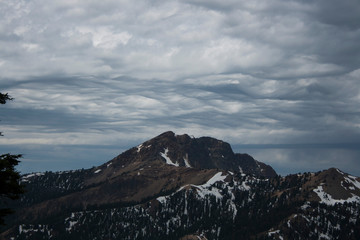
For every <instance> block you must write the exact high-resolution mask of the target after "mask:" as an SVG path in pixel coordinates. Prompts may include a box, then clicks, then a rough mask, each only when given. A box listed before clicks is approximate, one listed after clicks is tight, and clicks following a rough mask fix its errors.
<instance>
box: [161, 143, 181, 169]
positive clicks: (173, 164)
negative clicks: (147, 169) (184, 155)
mask: <svg viewBox="0 0 360 240" xmlns="http://www.w3.org/2000/svg"><path fill="white" fill-rule="evenodd" d="M168 152H169V149H168V148H165V149H164V152H163V153H160V155H161V157H163V158H164V159H165V161H166V164H168V165H172V166H175V167H178V166H179V163H178V162H176V163H173V161H171V159H170V158H169V157H168V155H167V154H168Z"/></svg>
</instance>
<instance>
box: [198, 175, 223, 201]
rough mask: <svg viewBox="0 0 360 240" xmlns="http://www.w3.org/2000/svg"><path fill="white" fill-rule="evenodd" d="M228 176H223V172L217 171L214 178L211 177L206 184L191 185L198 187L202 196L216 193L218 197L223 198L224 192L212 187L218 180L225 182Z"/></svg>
mask: <svg viewBox="0 0 360 240" xmlns="http://www.w3.org/2000/svg"><path fill="white" fill-rule="evenodd" d="M226 177H227V175H225V176H222V172H218V173H216V174H215V175H214V176H213V177H212V178H210V179H209V180H208V181H207V182H206V183H205V184H203V185H191V186H193V187H195V188H197V190H198V191H197V193H198V194H199V196H200V197H202V198H204V197H205V196H206V195H214V196H215V197H216V199H221V198H222V194H221V193H220V191H219V189H218V188H215V187H213V188H211V190H210V189H208V188H210V187H211V186H212V185H213V184H214V183H216V182H219V181H220V182H224V180H225V178H226Z"/></svg>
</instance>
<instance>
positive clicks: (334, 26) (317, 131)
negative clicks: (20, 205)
mask: <svg viewBox="0 0 360 240" xmlns="http://www.w3.org/2000/svg"><path fill="white" fill-rule="evenodd" d="M359 8H360V6H359V3H358V2H357V1H355V0H354V1H346V2H344V1H335V0H334V1H330V2H329V1H322V0H321V1H315V2H314V1H300V0H299V1H283V0H271V1H263V0H257V1H212V0H211V1H202V0H188V1H183V2H179V1H166V2H163V1H138V2H137V3H136V4H134V3H133V2H132V1H126V0H124V1H115V0H107V1H105V2H104V1H103V2H99V1H81V0H80V1H51V2H45V1H41V0H31V1H22V0H17V1H10V0H6V1H2V2H1V3H0V14H1V15H2V16H3V17H2V18H1V19H0V46H1V48H0V75H1V78H0V87H1V89H0V91H1V92H9V94H10V95H11V96H13V97H15V101H13V102H10V103H8V104H6V105H4V106H1V109H0V111H1V116H2V117H1V120H2V121H1V131H2V132H4V133H5V137H3V138H0V143H1V144H2V146H4V148H6V147H9V148H11V147H12V146H29V147H28V148H26V147H25V148H23V149H24V150H26V151H32V150H31V149H35V147H30V145H31V146H35V145H36V149H37V150H36V151H35V150H34V152H33V153H34V155H33V156H31V154H30V155H26V156H27V157H28V158H29V159H32V161H35V160H36V159H38V160H39V159H44V156H45V155H46V154H45V153H44V154H40V153H39V151H41V150H40V149H41V146H45V147H44V149H48V151H46V153H47V154H49V156H53V159H54V164H55V159H56V161H58V162H59V164H60V163H61V161H62V160H61V159H60V158H58V157H56V156H55V153H57V152H60V150H56V146H62V147H61V148H62V149H63V150H64V149H67V150H65V151H68V152H69V153H71V152H73V153H74V154H75V155H77V154H80V152H81V151H83V150H84V149H87V148H90V147H89V146H98V145H100V146H103V147H104V148H106V147H109V146H112V147H110V148H111V149H126V148H128V147H129V146H133V145H136V144H139V143H141V142H142V141H145V140H147V139H148V138H151V137H153V136H155V135H157V134H160V133H161V132H162V131H167V130H173V131H175V132H176V133H178V134H182V133H188V134H190V135H195V136H197V137H199V136H204V135H207V136H212V137H216V138H220V139H223V140H225V141H228V142H229V143H230V144H234V145H236V144H243V145H244V144H245V145H246V144H253V145H257V146H259V147H263V148H264V149H265V150H264V152H263V154H261V151H260V150H258V151H257V152H256V153H254V154H256V156H257V158H258V160H261V161H264V162H267V161H268V163H271V164H274V165H276V166H277V167H279V168H280V166H281V163H283V162H286V164H289V165H291V164H292V163H293V166H296V167H295V169H306V166H305V165H306V164H309V163H311V161H316V162H317V163H318V164H319V165H316V167H319V168H326V167H322V166H328V167H330V166H332V165H336V164H338V163H337V159H338V158H340V156H343V157H344V158H345V157H347V158H348V160H347V161H345V162H346V163H347V164H353V165H354V164H355V163H356V161H355V160H354V159H356V158H357V156H358V152H354V151H355V149H354V148H346V147H345V148H344V146H345V145H348V146H353V145H354V144H355V145H356V146H357V144H359V143H360V111H359V110H358V109H359V108H358V106H359V104H360V84H359V79H360V70H359V69H360V57H359V56H360V45H359V44H358V43H359V42H360V31H359V27H360V25H359V22H360V21H359V16H360V9H359ZM3 116H4V117H3ZM270 143H271V144H278V145H277V146H283V145H282V144H290V145H291V146H293V145H296V146H299V147H300V148H303V149H308V145H307V144H310V145H311V146H314V148H311V151H304V152H303V153H302V154H298V152H297V151H298V149H288V147H287V146H289V145H287V146H283V147H278V148H277V149H268V148H267V147H266V146H268V144H270ZM321 144H327V145H326V146H327V147H326V149H330V150H329V152H328V153H327V152H326V151H325V150H323V149H324V147H321V146H322V145H321ZM75 146H79V147H78V148H77V150H76V149H75V148H76V147H75ZM105 146H106V147H105ZM115 146H116V147H115ZM14 149H15V147H14ZM343 149H345V150H344V151H343ZM262 150H263V149H262ZM44 151H45V150H44ZM51 152H53V154H52V153H51ZM101 153H103V151H101V150H99V159H100V157H101V156H100V155H101ZM267 153H268V154H269V155H268V156H267V155H266V154H267ZM80 155H81V154H80ZM35 156H36V157H35ZM82 156H83V157H85V155H82ZM92 156H94V158H95V156H96V154H95V153H94V154H92ZM296 156H302V157H301V158H303V160H301V159H300V157H296ZM322 156H323V158H326V159H329V162H324V161H322V160H321V158H322ZM331 156H338V158H335V157H331ZM50 158H51V157H50ZM65 158H66V159H74V158H72V157H70V156H69V155H68V156H63V159H65ZM284 159H286V161H285V160H284ZM49 161H50V162H51V160H49ZM101 161H102V160H101ZM24 162H26V159H25V161H24ZM300 162H302V163H303V164H304V165H302V163H301V164H300ZM345 162H344V163H343V166H344V167H345ZM100 163H101V162H99V164H100ZM28 166H29V165H28ZM58 166H59V165H58ZM314 166H315V165H314ZM336 166H338V165H336ZM339 166H340V165H339ZM281 168H282V167H281ZM49 169H50V168H49ZM62 169H63V168H62ZM284 169H285V168H284ZM295 169H290V168H288V171H295ZM24 171H26V170H24ZM281 171H283V170H281ZM356 171H359V174H358V175H360V170H356ZM283 172H285V170H284V171H283Z"/></svg>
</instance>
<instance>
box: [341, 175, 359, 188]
mask: <svg viewBox="0 0 360 240" xmlns="http://www.w3.org/2000/svg"><path fill="white" fill-rule="evenodd" d="M344 178H345V181H347V182H348V183H351V184H352V185H354V187H356V188H358V189H360V182H358V181H357V180H356V177H354V176H351V175H348V177H345V176H344ZM354 190H355V189H354Z"/></svg>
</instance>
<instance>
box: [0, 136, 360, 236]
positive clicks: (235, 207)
mask: <svg viewBox="0 0 360 240" xmlns="http://www.w3.org/2000/svg"><path fill="white" fill-rule="evenodd" d="M22 182H23V183H24V185H25V186H26V190H27V192H26V193H25V194H24V195H23V197H22V198H21V199H20V200H18V201H16V202H9V204H10V206H11V207H12V208H14V209H15V210H16V213H15V214H13V215H11V216H9V217H8V218H7V219H6V223H7V225H6V226H2V227H1V228H0V231H1V234H0V239H14V240H15V239H34V240H35V239H87V240H88V239H94V240H95V239H360V179H359V178H358V177H355V176H351V175H349V174H346V173H344V172H342V171H341V170H339V169H335V168H330V169H328V170H324V171H320V172H317V173H303V174H294V175H288V176H285V177H281V176H279V175H277V174H276V172H275V171H274V169H272V168H271V167H270V166H268V165H266V164H264V163H262V162H259V161H257V160H255V159H254V158H252V157H251V156H250V155H248V154H240V153H234V152H233V151H232V149H231V146H230V145H229V144H228V143H226V142H223V141H221V140H217V139H214V138H211V137H201V138H194V137H190V136H189V135H186V134H185V135H176V134H174V133H173V132H165V133H163V134H161V135H159V136H157V137H155V138H153V139H150V140H148V141H146V142H144V143H142V144H140V145H138V146H136V147H133V148H131V149H129V150H127V151H125V152H123V153H122V154H120V155H119V156H117V157H115V158H114V159H112V160H111V161H109V162H107V163H104V164H103V165H101V166H98V167H94V168H90V169H85V170H74V171H67V172H44V173H32V174H26V175H24V176H23V177H22Z"/></svg>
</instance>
